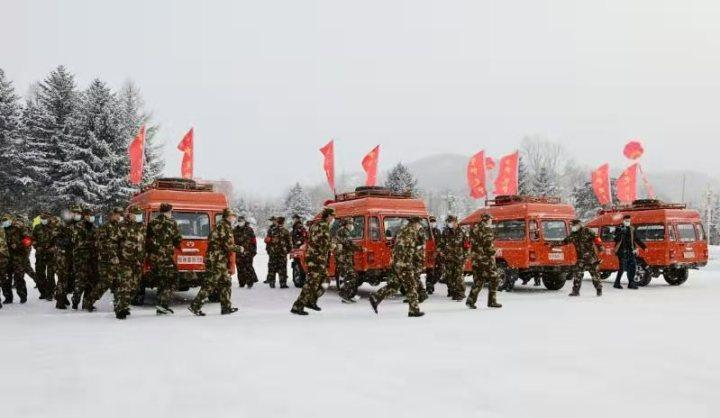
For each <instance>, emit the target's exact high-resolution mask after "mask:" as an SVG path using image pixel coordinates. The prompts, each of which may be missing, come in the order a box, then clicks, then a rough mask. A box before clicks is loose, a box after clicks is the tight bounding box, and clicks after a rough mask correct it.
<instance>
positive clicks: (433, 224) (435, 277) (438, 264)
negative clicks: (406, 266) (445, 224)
mask: <svg viewBox="0 0 720 418" xmlns="http://www.w3.org/2000/svg"><path fill="white" fill-rule="evenodd" d="M441 235H442V232H440V229H439V228H438V227H437V219H436V218H435V217H434V216H431V217H430V239H432V240H434V241H435V245H436V248H437V245H438V243H439V242H440V236H441ZM441 276H442V260H441V257H440V256H439V254H438V251H435V265H434V266H433V267H431V268H429V269H428V272H427V276H426V278H425V285H426V286H425V288H426V291H427V294H428V295H432V294H433V293H435V285H436V284H437V283H438V282H439V281H440V278H441Z"/></svg>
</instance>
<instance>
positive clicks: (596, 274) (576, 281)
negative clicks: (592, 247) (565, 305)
mask: <svg viewBox="0 0 720 418" xmlns="http://www.w3.org/2000/svg"><path fill="white" fill-rule="evenodd" d="M586 271H587V272H588V273H590V277H592V282H593V286H595V289H597V290H600V289H602V279H600V263H578V264H577V265H575V268H574V269H573V271H572V273H571V274H572V275H573V292H574V293H578V292H580V287H581V286H582V281H583V275H584V273H585V272H586Z"/></svg>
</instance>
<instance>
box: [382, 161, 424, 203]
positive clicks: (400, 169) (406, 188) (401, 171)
mask: <svg viewBox="0 0 720 418" xmlns="http://www.w3.org/2000/svg"><path fill="white" fill-rule="evenodd" d="M385 187H387V188H388V189H390V190H392V191H393V192H395V193H410V194H412V195H413V196H416V195H417V193H418V189H417V179H416V178H415V176H413V174H412V173H411V172H410V170H409V169H408V168H407V167H405V166H404V165H403V164H402V163H397V165H396V166H395V167H393V169H392V170H390V173H388V176H387V179H386V180H385Z"/></svg>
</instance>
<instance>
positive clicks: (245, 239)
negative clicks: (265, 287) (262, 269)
mask: <svg viewBox="0 0 720 418" xmlns="http://www.w3.org/2000/svg"><path fill="white" fill-rule="evenodd" d="M233 236H234V237H235V244H236V245H237V246H238V248H239V250H238V252H237V254H236V255H235V267H236V269H237V276H238V284H239V285H240V287H245V286H247V287H248V289H251V288H252V287H253V285H254V284H255V283H257V282H258V277H257V273H255V267H253V260H254V259H255V256H256V255H257V239H256V238H255V231H253V229H252V227H251V226H250V225H248V223H247V220H246V219H245V217H244V216H239V217H238V222H237V226H236V227H235V228H233Z"/></svg>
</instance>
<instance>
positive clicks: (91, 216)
mask: <svg viewBox="0 0 720 418" xmlns="http://www.w3.org/2000/svg"><path fill="white" fill-rule="evenodd" d="M87 221H88V222H95V216H94V215H90V216H88V218H87Z"/></svg>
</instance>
